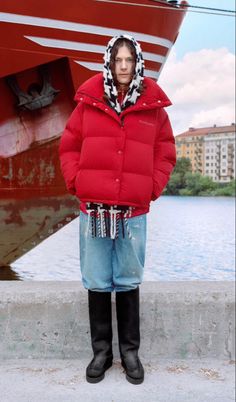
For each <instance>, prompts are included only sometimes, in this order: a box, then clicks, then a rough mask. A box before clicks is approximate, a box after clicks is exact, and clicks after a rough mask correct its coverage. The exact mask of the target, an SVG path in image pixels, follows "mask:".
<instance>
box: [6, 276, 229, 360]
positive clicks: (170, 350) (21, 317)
mask: <svg viewBox="0 0 236 402" xmlns="http://www.w3.org/2000/svg"><path fill="white" fill-rule="evenodd" d="M234 290H235V283H234V282H200V281H199V282H198V281H195V282H144V283H143V284H142V286H141V349H140V355H141V357H143V358H144V359H145V361H149V360H150V361H151V360H153V359H156V358H158V359H159V358H164V359H165V358H167V359H173V358H176V359H187V358H191V359H192V358H218V359H229V360H233V359H234V356H235V349H234V345H235V342H234V340H235V325H234V319H235V296H234ZM113 313H114V316H115V304H114V303H113ZM113 321H114V323H113V324H114V352H115V353H114V354H115V356H116V357H117V356H118V346H117V335H116V322H115V321H116V320H115V317H114V320H113ZM90 355H91V346H90V335H89V322H88V310H87V292H86V291H85V290H84V289H83V287H82V285H81V283H80V282H53V281H50V282H14V281H9V282H8V281H4V282H0V358H1V359H9V358H10V359H11V358H14V359H16V358H41V359H44V358H52V359H58V358H59V359H60V358H63V359H64V358H66V359H70V358H84V357H86V358H88V357H89V356H90Z"/></svg>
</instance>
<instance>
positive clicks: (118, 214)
mask: <svg viewBox="0 0 236 402" xmlns="http://www.w3.org/2000/svg"><path fill="white" fill-rule="evenodd" d="M86 211H87V213H88V232H89V233H91V236H92V237H109V238H111V239H117V238H118V237H119V235H120V230H121V232H122V233H121V234H122V237H123V238H124V237H125V232H126V233H127V235H128V237H129V239H131V238H132V236H131V233H130V230H129V224H128V219H127V218H128V217H130V216H131V213H132V207H129V206H126V205H107V204H101V203H99V204H97V203H94V202H87V203H86ZM125 229H126V230H125Z"/></svg>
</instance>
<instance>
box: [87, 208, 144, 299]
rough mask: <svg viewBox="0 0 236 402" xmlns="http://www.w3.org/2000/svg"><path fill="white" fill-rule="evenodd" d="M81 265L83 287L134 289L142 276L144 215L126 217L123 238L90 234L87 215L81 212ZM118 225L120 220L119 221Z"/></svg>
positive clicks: (118, 289)
mask: <svg viewBox="0 0 236 402" xmlns="http://www.w3.org/2000/svg"><path fill="white" fill-rule="evenodd" d="M79 219H80V268H81V274H82V282H83V285H84V287H85V289H89V290H93V291H98V292H99V291H100V292H112V291H116V292H122V291H129V290H132V289H135V288H137V286H138V285H140V283H141V282H142V279H143V270H144V262H145V248H146V214H143V215H139V216H135V217H133V218H128V231H129V232H130V237H131V238H130V237H129V235H128V231H127V227H126V225H124V228H125V236H124V238H123V236H122V231H121V230H120V231H119V237H118V238H116V239H111V238H109V237H104V238H101V237H92V236H91V233H90V231H89V228H88V221H89V220H88V215H87V214H85V213H83V212H81V213H80V218H79ZM120 224H121V223H120Z"/></svg>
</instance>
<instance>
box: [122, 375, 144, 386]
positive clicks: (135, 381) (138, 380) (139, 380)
mask: <svg viewBox="0 0 236 402" xmlns="http://www.w3.org/2000/svg"><path fill="white" fill-rule="evenodd" d="M126 380H127V381H129V382H130V383H131V384H133V385H139V384H142V382H143V380H144V378H132V377H130V376H129V375H128V374H126Z"/></svg>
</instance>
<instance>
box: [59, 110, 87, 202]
mask: <svg viewBox="0 0 236 402" xmlns="http://www.w3.org/2000/svg"><path fill="white" fill-rule="evenodd" d="M81 114H82V111H81V105H80V104H79V105H78V106H77V107H76V108H75V110H74V111H73V113H72V114H71V116H70V118H69V120H68V122H67V124H66V127H65V130H64V132H63V134H62V137H61V141H60V146H59V155H60V163H61V171H62V174H63V177H64V180H65V183H66V187H67V189H68V191H69V192H70V193H71V194H75V193H76V189H75V178H76V175H77V173H78V170H79V160H80V153H81V146H82V116H81Z"/></svg>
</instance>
